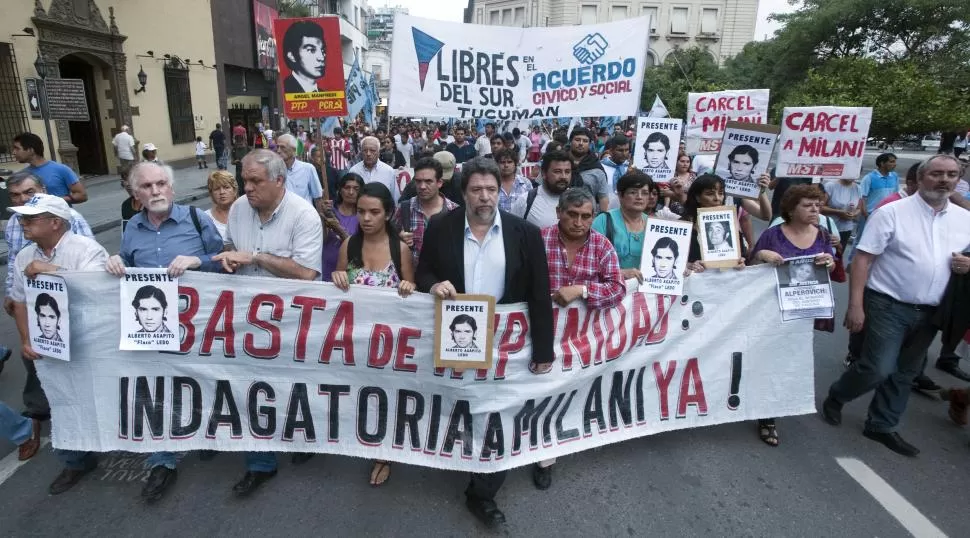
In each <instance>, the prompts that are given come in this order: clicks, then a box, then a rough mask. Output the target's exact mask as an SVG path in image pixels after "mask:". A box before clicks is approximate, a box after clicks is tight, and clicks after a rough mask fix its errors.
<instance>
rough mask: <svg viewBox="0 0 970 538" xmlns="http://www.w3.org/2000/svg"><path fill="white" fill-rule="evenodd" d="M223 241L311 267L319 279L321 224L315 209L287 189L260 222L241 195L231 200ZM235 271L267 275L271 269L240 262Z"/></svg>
mask: <svg viewBox="0 0 970 538" xmlns="http://www.w3.org/2000/svg"><path fill="white" fill-rule="evenodd" d="M225 242H226V244H227V245H231V247H232V248H234V249H235V250H238V251H243V252H253V253H259V252H266V253H268V254H272V255H274V256H279V257H281V258H290V259H292V260H293V261H295V262H296V263H298V264H300V265H302V266H303V267H306V268H307V269H313V270H314V271H316V272H317V278H316V279H314V280H319V279H320V277H319V275H320V272H321V271H322V267H321V266H322V265H323V224H321V222H320V215H318V214H317V210H316V209H314V208H313V206H311V205H310V204H308V203H307V202H306V200H304V199H303V198H300V197H299V196H297V195H296V194H293V193H292V192H290V191H286V193H285V194H284V195H283V199H282V200H281V201H280V203H279V205H278V206H276V209H275V210H274V211H273V215H272V216H270V218H269V220H267V221H266V222H262V221H261V220H260V218H259V212H258V211H256V210H255V209H254V208H253V206H252V205H250V204H249V200H247V199H246V197H245V196H243V197H242V198H239V199H238V200H236V201H235V202H233V203H232V207H230V208H229V219H228V220H227V222H226V236H225ZM236 274H239V275H251V276H268V277H273V276H275V275H273V274H272V273H270V272H269V271H266V270H265V269H261V268H260V267H258V266H257V265H256V264H251V265H244V266H242V267H239V268H238V269H237V270H236Z"/></svg>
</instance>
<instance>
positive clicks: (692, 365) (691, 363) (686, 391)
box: [677, 357, 707, 418]
mask: <svg viewBox="0 0 970 538" xmlns="http://www.w3.org/2000/svg"><path fill="white" fill-rule="evenodd" d="M691 389H693V391H692V390H691ZM688 405H693V406H696V407H697V414H698V415H700V416H704V415H706V414H707V399H706V398H705V397H704V383H702V382H701V370H700V366H698V364H697V358H696V357H693V358H691V359H688V360H687V366H686V367H685V368H684V375H683V376H681V378H680V398H678V400H677V418H685V417H686V416H687V406H688Z"/></svg>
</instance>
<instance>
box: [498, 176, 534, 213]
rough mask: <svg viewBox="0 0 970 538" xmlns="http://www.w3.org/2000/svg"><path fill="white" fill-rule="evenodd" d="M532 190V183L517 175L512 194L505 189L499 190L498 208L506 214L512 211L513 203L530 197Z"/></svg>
mask: <svg viewBox="0 0 970 538" xmlns="http://www.w3.org/2000/svg"><path fill="white" fill-rule="evenodd" d="M531 190H532V182H531V181H529V180H528V178H526V177H525V176H523V175H520V174H516V175H515V183H513V184H512V192H508V193H507V192H505V189H504V188H501V187H499V189H498V208H499V209H501V210H502V211H505V212H510V211H512V202H514V201H515V200H516V199H517V198H519V197H522V196H528V195H529V191H531Z"/></svg>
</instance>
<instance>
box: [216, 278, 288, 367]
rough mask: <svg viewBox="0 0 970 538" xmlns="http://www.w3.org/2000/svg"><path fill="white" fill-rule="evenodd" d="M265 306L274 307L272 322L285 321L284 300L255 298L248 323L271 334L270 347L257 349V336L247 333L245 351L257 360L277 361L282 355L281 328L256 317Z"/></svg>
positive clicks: (270, 295) (277, 297)
mask: <svg viewBox="0 0 970 538" xmlns="http://www.w3.org/2000/svg"><path fill="white" fill-rule="evenodd" d="M264 305H269V306H271V307H272V310H270V315H269V319H270V320H272V321H280V320H282V319H283V299H281V298H280V297H279V296H278V295H272V294H269V293H260V294H259V295H257V296H255V297H253V300H252V302H250V303H249V312H247V313H246V321H247V322H248V323H249V324H250V325H252V326H253V327H256V328H257V329H262V330H264V331H266V332H267V333H269V346H268V347H263V348H260V347H256V336H255V335H253V333H246V336H245V337H243V350H244V351H245V352H246V354H247V355H249V356H250V357H253V358H256V359H275V358H276V357H278V356H279V354H280V341H281V340H282V335H281V334H280V328H279V327H277V326H276V325H273V324H272V323H270V322H269V321H264V320H261V319H259V318H258V317H256V316H258V315H259V309H260V307H262V306H264ZM207 332H208V331H207Z"/></svg>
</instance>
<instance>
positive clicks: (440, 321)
mask: <svg viewBox="0 0 970 538" xmlns="http://www.w3.org/2000/svg"><path fill="white" fill-rule="evenodd" d="M434 317H435V328H436V330H435V346H434V365H435V367H447V368H490V367H491V366H492V336H493V334H494V332H495V330H494V329H495V327H494V319H495V297H492V296H491V295H458V296H456V297H455V299H448V300H440V299H439V300H438V301H437V302H436V303H435V312H434Z"/></svg>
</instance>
